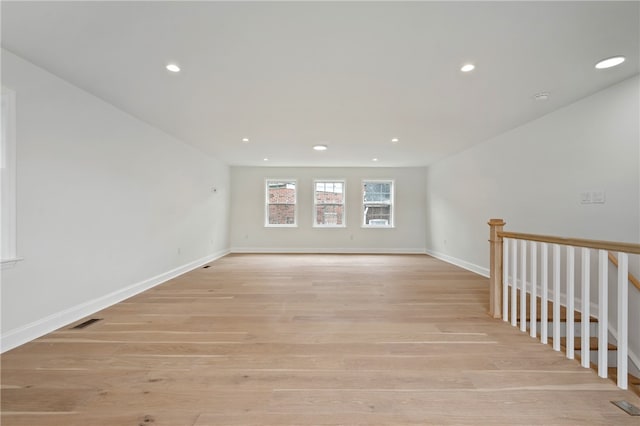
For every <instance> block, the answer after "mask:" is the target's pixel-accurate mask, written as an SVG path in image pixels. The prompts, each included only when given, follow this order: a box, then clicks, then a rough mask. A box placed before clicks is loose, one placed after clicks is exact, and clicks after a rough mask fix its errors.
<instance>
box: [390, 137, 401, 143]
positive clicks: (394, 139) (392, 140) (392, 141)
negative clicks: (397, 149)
mask: <svg viewBox="0 0 640 426" xmlns="http://www.w3.org/2000/svg"><path fill="white" fill-rule="evenodd" d="M398 142H400V139H398V138H393V139H391V143H398Z"/></svg>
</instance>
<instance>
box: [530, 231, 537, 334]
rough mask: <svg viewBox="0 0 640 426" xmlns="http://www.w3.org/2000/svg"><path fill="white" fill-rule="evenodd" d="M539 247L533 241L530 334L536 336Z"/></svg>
mask: <svg viewBox="0 0 640 426" xmlns="http://www.w3.org/2000/svg"><path fill="white" fill-rule="evenodd" d="M537 255H538V247H537V244H536V242H535V241H531V299H530V304H529V311H530V312H529V327H530V329H529V335H530V336H531V337H534V338H535V337H536V328H537V324H538V318H537V315H538V312H537V311H538V283H537V282H536V281H537V277H536V274H537V272H538V271H537V269H538V264H537V258H536V256H537Z"/></svg>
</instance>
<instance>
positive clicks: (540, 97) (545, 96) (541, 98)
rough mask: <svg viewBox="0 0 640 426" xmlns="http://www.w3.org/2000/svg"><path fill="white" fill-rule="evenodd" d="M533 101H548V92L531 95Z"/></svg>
mask: <svg viewBox="0 0 640 426" xmlns="http://www.w3.org/2000/svg"><path fill="white" fill-rule="evenodd" d="M533 99H535V100H536V101H546V100H547V99H549V92H540V93H536V94H535V95H533Z"/></svg>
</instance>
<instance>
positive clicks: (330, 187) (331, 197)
mask: <svg viewBox="0 0 640 426" xmlns="http://www.w3.org/2000/svg"><path fill="white" fill-rule="evenodd" d="M344 203H345V200H344V182H343V181H326V182H316V183H315V193H314V204H315V212H314V213H315V222H314V226H344V214H345V213H344Z"/></svg>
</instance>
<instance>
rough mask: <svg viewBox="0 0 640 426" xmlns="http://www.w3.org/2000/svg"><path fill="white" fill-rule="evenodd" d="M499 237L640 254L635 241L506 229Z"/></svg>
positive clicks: (639, 248)
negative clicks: (558, 235) (557, 235)
mask: <svg viewBox="0 0 640 426" xmlns="http://www.w3.org/2000/svg"><path fill="white" fill-rule="evenodd" d="M498 237H500V238H513V239H516V240H528V241H538V242H541V243H551V244H562V245H566V246H574V247H587V248H592V249H601V250H610V251H621V252H624V253H633V254H640V244H634V243H618V242H614V241H601V240H584V239H580V238H564V237H552V236H548V235H537V234H523V233H520V232H504V231H502V232H500V231H499V232H498Z"/></svg>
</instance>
